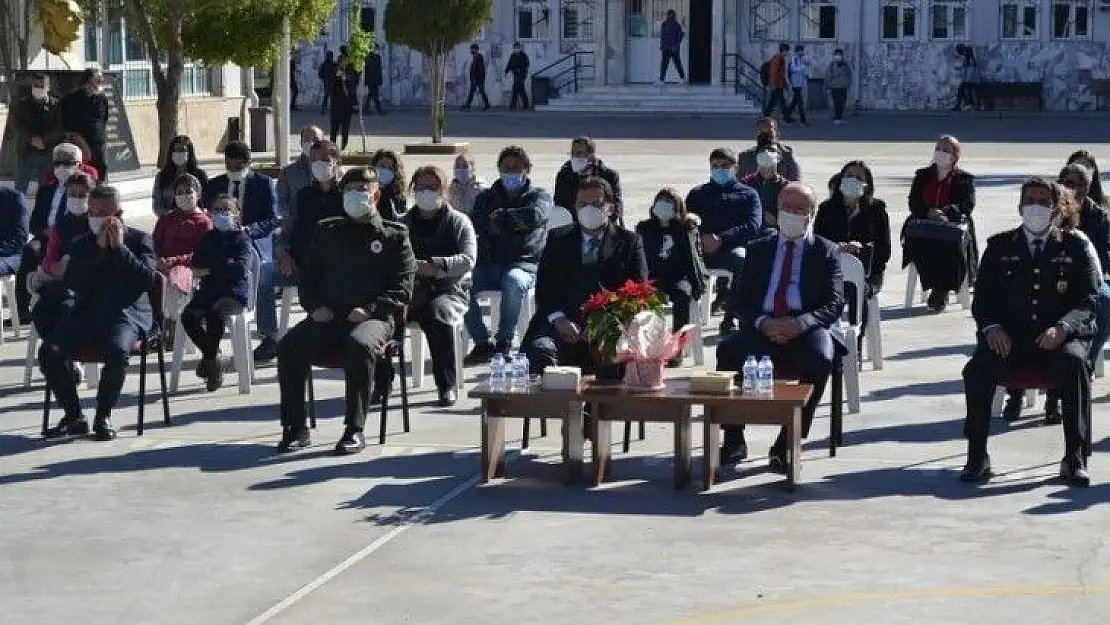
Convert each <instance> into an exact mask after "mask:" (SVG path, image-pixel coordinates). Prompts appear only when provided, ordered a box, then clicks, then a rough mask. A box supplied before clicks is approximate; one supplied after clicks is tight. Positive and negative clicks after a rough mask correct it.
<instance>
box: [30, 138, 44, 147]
mask: <svg viewBox="0 0 1110 625" xmlns="http://www.w3.org/2000/svg"><path fill="white" fill-rule="evenodd" d="M31 147H33V148H35V149H36V150H45V149H46V144H45V143H43V141H42V137H40V136H38V135H35V136H33V137H31Z"/></svg>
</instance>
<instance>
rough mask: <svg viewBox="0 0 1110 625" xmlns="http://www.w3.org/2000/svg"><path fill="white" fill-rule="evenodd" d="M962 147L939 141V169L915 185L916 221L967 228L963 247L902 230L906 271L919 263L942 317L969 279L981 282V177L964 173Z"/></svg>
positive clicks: (918, 177)
mask: <svg viewBox="0 0 1110 625" xmlns="http://www.w3.org/2000/svg"><path fill="white" fill-rule="evenodd" d="M959 161H960V142H959V141H958V140H957V139H956V138H955V137H953V136H951V135H943V136H942V137H940V139H937V144H936V150H935V151H934V152H933V164H932V165H929V166H928V167H926V168H924V169H919V170H917V172H916V173H915V174H914V177H913V184H912V185H910V196H909V208H910V216H909V219H907V220H906V224H909V223H910V220H913V219H933V220H937V221H941V222H949V223H966V224H967V227H968V231H967V234H968V236H966V237H964V239H963V240H962V241H951V240H940V239H935V238H919V237H915V236H907V230H906V226H905V225H903V226H902V266H903V267H905V266H907V265H909V264H910V263H913V264H914V266H915V267H916V268H917V275H918V278H919V279H920V280H921V288H922V289H923V290H926V291H929V301H928V304H929V308H930V309H931V310H933V311H934V312H942V311H943V310H944V308H945V306H946V305H947V304H948V293H949V292H951V291H958V290H959V289H960V286H961V285H962V284H963V283H964V280H965V279H966V280H967V281H968V282H969V283H974V282H975V270H976V268H977V266H978V259H979V250H978V246H977V244H976V242H975V223H974V222H973V221H972V219H971V212H972V211H973V210H975V176H973V175H971V174H969V173H968V172H966V171H964V170H962V169H960V168H959V167H958V166H957V164H958V163H959Z"/></svg>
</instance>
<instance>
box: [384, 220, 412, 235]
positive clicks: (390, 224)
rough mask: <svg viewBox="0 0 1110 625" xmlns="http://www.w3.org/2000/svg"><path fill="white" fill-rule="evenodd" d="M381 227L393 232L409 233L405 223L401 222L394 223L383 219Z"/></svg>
mask: <svg viewBox="0 0 1110 625" xmlns="http://www.w3.org/2000/svg"><path fill="white" fill-rule="evenodd" d="M382 226H383V227H384V228H386V229H390V228H392V229H393V230H398V231H400V232H408V231H409V227H408V225H406V224H405V222H403V221H394V220H392V219H383V220H382Z"/></svg>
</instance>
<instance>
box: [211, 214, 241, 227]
mask: <svg viewBox="0 0 1110 625" xmlns="http://www.w3.org/2000/svg"><path fill="white" fill-rule="evenodd" d="M212 227H213V228H215V229H216V230H219V231H220V232H231V231H232V230H235V229H236V227H235V218H234V217H232V216H231V213H212Z"/></svg>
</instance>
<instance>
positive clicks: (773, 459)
mask: <svg viewBox="0 0 1110 625" xmlns="http://www.w3.org/2000/svg"><path fill="white" fill-rule="evenodd" d="M767 468H768V469H770V470H771V471H773V472H775V473H782V474H783V475H785V474H787V473H789V472H790V457H789V455H788V454H787V453H786V450H785V449H778V448H776V447H772V448H771V451H770V452H768V454H767Z"/></svg>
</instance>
